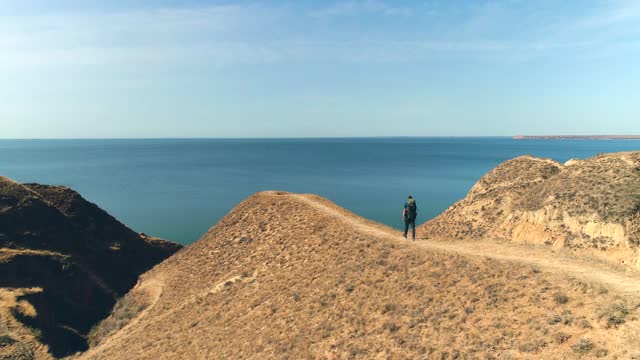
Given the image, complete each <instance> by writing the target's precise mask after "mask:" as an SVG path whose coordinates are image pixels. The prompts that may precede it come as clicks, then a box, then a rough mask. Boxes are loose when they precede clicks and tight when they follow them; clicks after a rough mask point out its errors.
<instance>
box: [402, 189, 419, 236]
mask: <svg viewBox="0 0 640 360" xmlns="http://www.w3.org/2000/svg"><path fill="white" fill-rule="evenodd" d="M416 217H418V204H416V200H415V199H414V198H413V196H411V195H409V198H408V199H407V202H406V203H404V209H403V210H402V220H403V221H404V238H405V239H406V238H407V232H409V225H411V229H412V230H413V241H416Z"/></svg>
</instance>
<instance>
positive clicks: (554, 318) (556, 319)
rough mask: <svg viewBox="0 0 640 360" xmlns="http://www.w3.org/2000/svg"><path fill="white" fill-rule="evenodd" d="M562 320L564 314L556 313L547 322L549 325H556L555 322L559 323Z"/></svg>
mask: <svg viewBox="0 0 640 360" xmlns="http://www.w3.org/2000/svg"><path fill="white" fill-rule="evenodd" d="M561 321H562V316H560V315H554V316H552V317H550V318H549V320H548V321H547V323H548V324H549V325H555V324H559V323H560V322H561Z"/></svg>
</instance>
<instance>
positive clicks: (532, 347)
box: [518, 340, 547, 353]
mask: <svg viewBox="0 0 640 360" xmlns="http://www.w3.org/2000/svg"><path fill="white" fill-rule="evenodd" d="M546 345H547V343H546V342H545V341H544V340H536V341H532V342H529V343H524V344H521V345H520V346H518V350H520V351H522V352H525V353H533V352H536V351H538V350H540V348H543V347H545V346H546Z"/></svg>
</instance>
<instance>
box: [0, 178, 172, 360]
mask: <svg viewBox="0 0 640 360" xmlns="http://www.w3.org/2000/svg"><path fill="white" fill-rule="evenodd" d="M179 248H180V246H179V245H177V244H174V243H171V242H168V241H164V240H160V239H155V238H151V237H149V236H146V235H141V234H137V233H136V232H134V231H133V230H131V229H129V228H128V227H126V226H125V225H123V224H122V223H120V222H119V221H117V220H116V219H115V218H113V217H112V216H111V215H109V214H107V213H106V212H104V211H103V210H102V209H100V208H99V207H98V206H96V205H95V204H93V203H90V202H88V201H87V200H85V199H84V198H82V196H80V195H79V194H78V193H77V192H75V191H73V190H71V189H69V188H66V187H60V186H49V185H39V184H19V183H17V182H15V181H13V180H11V179H8V178H4V177H0V359H5V358H6V359H17V358H25V359H28V358H31V357H34V356H35V357H37V358H48V357H51V356H56V357H60V356H65V355H69V354H73V353H75V352H77V351H81V350H85V349H86V348H87V338H86V337H87V334H88V333H89V331H90V330H91V328H92V327H93V326H94V325H95V324H96V323H97V322H98V321H99V320H101V319H102V318H104V317H106V316H107V315H108V314H109V312H110V310H111V309H112V307H113V305H114V303H115V301H116V299H117V298H118V297H121V296H122V295H124V294H125V293H126V292H127V291H129V289H131V288H132V287H133V286H134V285H135V284H136V282H137V280H138V276H139V275H140V274H142V273H143V272H145V271H147V270H149V269H150V268H151V267H152V266H153V265H155V264H157V263H159V262H160V261H162V260H163V259H165V258H167V257H168V256H170V255H171V254H173V253H175V252H176V251H177V250H178V249H179ZM3 339H4V340H3ZM29 354H31V355H29ZM36 355H37V356H36ZM30 356H31V357H30Z"/></svg>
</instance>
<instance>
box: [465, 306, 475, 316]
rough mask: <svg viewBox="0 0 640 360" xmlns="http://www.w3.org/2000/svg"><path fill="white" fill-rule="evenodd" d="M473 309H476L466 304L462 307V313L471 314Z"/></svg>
mask: <svg viewBox="0 0 640 360" xmlns="http://www.w3.org/2000/svg"><path fill="white" fill-rule="evenodd" d="M474 311H476V309H475V308H474V307H473V306H467V307H465V308H464V313H465V314H467V315H469V314H473V312H474Z"/></svg>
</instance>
